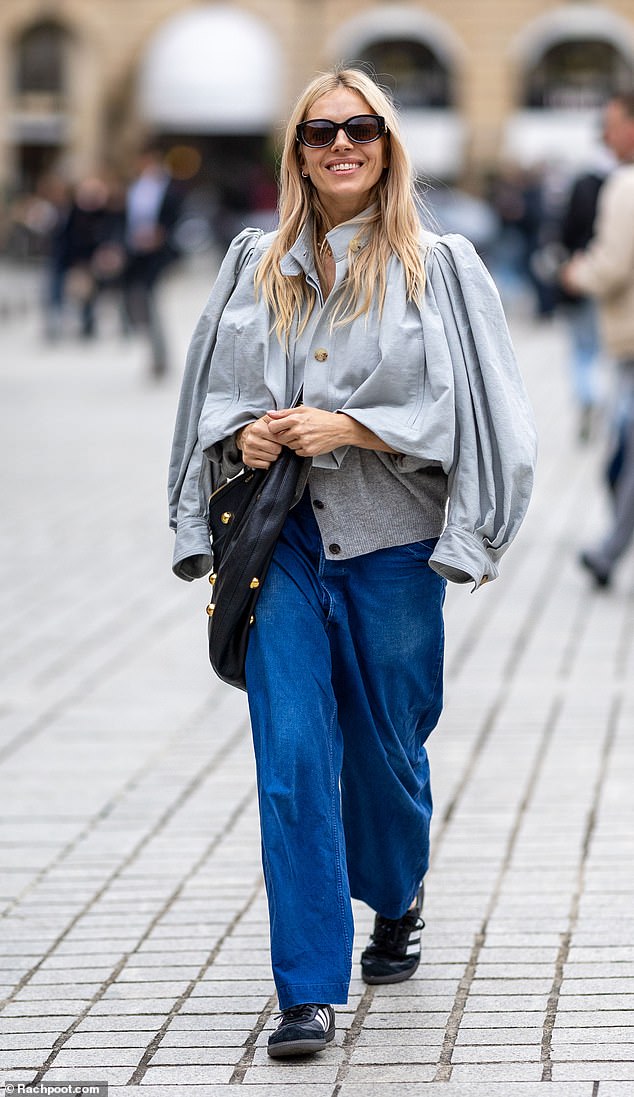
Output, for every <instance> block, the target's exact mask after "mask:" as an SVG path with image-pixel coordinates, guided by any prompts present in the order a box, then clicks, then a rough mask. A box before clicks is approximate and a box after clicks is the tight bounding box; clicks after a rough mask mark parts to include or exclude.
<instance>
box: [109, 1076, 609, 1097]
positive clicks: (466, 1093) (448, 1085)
mask: <svg viewBox="0 0 634 1097" xmlns="http://www.w3.org/2000/svg"><path fill="white" fill-rule="evenodd" d="M367 1087H368V1083H367V1082H365V1083H364V1082H359V1083H354V1082H348V1081H345V1082H344V1083H343V1085H342V1086H341V1089H340V1091H339V1097H367V1094H368V1092H369V1091H368V1088H367ZM575 1087H576V1088H575ZM120 1097H124V1095H120ZM372 1097H593V1093H592V1083H591V1082H588V1083H587V1085H586V1084H584V1083H583V1082H580V1083H577V1082H559V1083H553V1082H551V1083H548V1085H547V1086H544V1084H543V1083H541V1082H539V1083H535V1082H513V1083H508V1082H488V1081H487V1082H453V1081H451V1082H424V1081H413V1080H412V1081H409V1082H397V1083H389V1082H382V1083H377V1084H376V1086H373V1087H372ZM615 1097H623V1095H622V1094H615ZM627 1097H629V1094H628V1095H627Z"/></svg>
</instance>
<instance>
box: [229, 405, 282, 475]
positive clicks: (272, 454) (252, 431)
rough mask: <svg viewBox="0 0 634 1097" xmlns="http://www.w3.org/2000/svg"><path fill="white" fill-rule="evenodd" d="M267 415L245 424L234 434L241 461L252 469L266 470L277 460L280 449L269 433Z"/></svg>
mask: <svg viewBox="0 0 634 1097" xmlns="http://www.w3.org/2000/svg"><path fill="white" fill-rule="evenodd" d="M270 421H271V420H270V418H269V416H268V415H263V416H262V417H261V418H260V419H256V420H255V422H254V423H247V425H246V427H242V429H241V430H239V431H238V432H237V434H236V445H237V447H238V449H239V450H241V451H242V460H243V461H244V463H245V465H247V466H248V467H249V468H252V469H267V468H269V467H270V465H272V464H273V462H274V461H276V460H277V458H278V457H279V455H280V453H281V452H282V447H281V445H280V443H279V442H276V441H275V438H274V437H273V435H272V434H271V432H270V431H269V427H268V424H269V423H270Z"/></svg>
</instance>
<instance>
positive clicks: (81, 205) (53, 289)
mask: <svg viewBox="0 0 634 1097" xmlns="http://www.w3.org/2000/svg"><path fill="white" fill-rule="evenodd" d="M48 191H50V192H51V194H53V195H55V196H56V197H55V199H54V204H55V210H56V216H55V219H54V221H53V223H52V225H51V230H50V243H49V251H48V270H47V274H46V289H45V336H46V337H47V338H48V339H57V338H59V336H60V335H62V333H63V326H64V316H65V313H66V311H67V306H68V305H69V304H74V305H75V306H76V308H77V310H78V323H79V334H80V335H81V337H82V338H85V339H89V338H92V337H93V336H94V335H95V334H96V304H97V299H98V297H99V294H100V292H101V290H102V289H103V288H104V284H105V283H106V282H108V281H109V280H110V278H111V277H112V276H113V275H114V273H116V274H120V272H121V270H122V268H123V250H122V242H121V230H122V216H121V212H120V211H118V210H117V208H116V206H114V205H113V201H112V187H111V186H110V185H109V183H108V182H107V181H106V179H105V178H104V177H103V176H101V175H90V176H87V177H86V178H85V179H82V180H80V182H79V183H78V184H77V186H76V187H75V188H74V191H73V189H72V188H68V187H67V186H66V185H65V184H64V182H63V181H62V180H57V181H56V186H53V184H52V183H49V184H47V192H48ZM67 194H69V197H68V198H67V199H66V197H65V196H66V195H67ZM115 254H116V264H114V256H115ZM107 255H109V256H110V258H109V260H108V262H106V261H105V260H106V256H107ZM106 274H107V277H106Z"/></svg>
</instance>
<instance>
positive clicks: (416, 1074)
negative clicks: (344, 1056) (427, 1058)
mask: <svg viewBox="0 0 634 1097" xmlns="http://www.w3.org/2000/svg"><path fill="white" fill-rule="evenodd" d="M435 1074H436V1066H435V1064H427V1065H423V1064H420V1063H417V1064H416V1065H415V1066H414V1067H412V1065H411V1064H409V1063H400V1064H397V1063H393V1064H387V1065H385V1064H381V1065H379V1064H372V1065H369V1066H351V1067H350V1068H349V1070H348V1074H347V1076H346V1085H352V1084H356V1085H360V1084H363V1085H364V1086H365V1087H366V1093H367V1092H368V1087H369V1086H372V1092H373V1094H374V1093H376V1092H377V1091H378V1089H377V1088H375V1087H379V1086H381V1085H384V1084H385V1083H386V1082H400V1083H407V1082H411V1081H412V1077H413V1078H414V1079H415V1080H416V1082H417V1083H418V1084H419V1085H420V1084H421V1083H422V1082H432V1081H433V1080H434V1077H435ZM419 1092H420V1090H419Z"/></svg>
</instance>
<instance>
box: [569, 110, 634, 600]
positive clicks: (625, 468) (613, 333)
mask: <svg viewBox="0 0 634 1097" xmlns="http://www.w3.org/2000/svg"><path fill="white" fill-rule="evenodd" d="M604 139H605V142H606V144H607V146H608V148H610V149H611V150H612V152H613V153H614V154H615V156H616V158H617V160H618V161H619V166H618V167H617V168H615V169H614V171H613V172H612V173H611V175H610V177H609V178H608V179H607V180H606V182H605V183H604V184H603V187H602V189H601V193H600V195H599V202H598V210H597V219H596V232H595V235H594V236H593V238H592V240H591V241H590V244H589V245H588V247H587V248H586V249H585V251H582V252H577V254H575V255H573V257H572V259H571V260H570V262H569V263H567V264H566V265H565V266H564V267H563V269H562V274H561V278H562V283H563V285H564V288H565V289H566V290H568V291H569V292H573V293H574V292H577V293H588V294H591V295H592V296H593V297H595V298H596V299H597V301H598V305H599V313H600V319H601V329H602V334H603V338H604V339H605V344H606V347H607V350H608V351H609V352H610V354H612V355H613V356H614V358H615V359H616V362H617V367H618V378H619V394H618V419H619V421H620V424H621V432H620V433H621V438H622V442H623V446H622V454H621V457H620V461H619V465H620V468H619V473H618V478H617V479H616V480H615V484H614V489H615V490H614V503H615V509H614V516H613V520H612V521H611V523H610V526H609V528H608V530H607V532H606V534H605V535H604V537H603V538H602V539H601V540H600V541H599V542H598V544H596V545H595V546H593V547H592V548H590V549H587V550H586V551H584V552H582V553H581V556H580V562H581V564H582V565H583V566H584V567H585V568H586V569H587V570H588V571H589V572H590V574H591V575H592V577H593V579H594V582H595V583H596V585H597V586H608V584H609V583H610V581H611V578H612V571H613V568H614V566H615V564H616V563H617V561H618V560H619V558H620V557H621V556H622V555H623V553H624V552H625V550H626V549H627V547H628V545H629V544H630V542H631V540H632V535H633V534H634V92H630V93H627V94H620V95H617V96H614V97H613V98H612V99H610V101H609V102H608V104H607V106H606V108H605V114H604Z"/></svg>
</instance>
